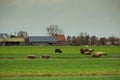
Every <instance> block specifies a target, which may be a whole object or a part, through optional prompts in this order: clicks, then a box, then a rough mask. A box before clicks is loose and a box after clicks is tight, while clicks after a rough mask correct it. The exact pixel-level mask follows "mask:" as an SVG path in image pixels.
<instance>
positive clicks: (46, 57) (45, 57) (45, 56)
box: [41, 54, 50, 59]
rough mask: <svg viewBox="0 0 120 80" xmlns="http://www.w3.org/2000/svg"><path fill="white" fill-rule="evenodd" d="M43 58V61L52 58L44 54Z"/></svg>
mask: <svg viewBox="0 0 120 80" xmlns="http://www.w3.org/2000/svg"><path fill="white" fill-rule="evenodd" d="M41 58H43V59H48V58H50V55H48V54H44V55H42V56H41Z"/></svg>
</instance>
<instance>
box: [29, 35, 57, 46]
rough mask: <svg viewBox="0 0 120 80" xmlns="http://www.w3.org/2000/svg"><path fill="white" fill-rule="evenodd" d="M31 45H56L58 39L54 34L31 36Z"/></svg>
mask: <svg viewBox="0 0 120 80" xmlns="http://www.w3.org/2000/svg"><path fill="white" fill-rule="evenodd" d="M28 42H29V45H54V44H56V43H57V39H56V38H55V37H53V36H29V37H28Z"/></svg>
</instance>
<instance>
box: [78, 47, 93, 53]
mask: <svg viewBox="0 0 120 80" xmlns="http://www.w3.org/2000/svg"><path fill="white" fill-rule="evenodd" d="M93 51H94V49H87V48H82V49H80V52H81V53H82V54H91V53H92V52H93Z"/></svg>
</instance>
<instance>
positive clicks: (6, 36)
mask: <svg viewBox="0 0 120 80" xmlns="http://www.w3.org/2000/svg"><path fill="white" fill-rule="evenodd" d="M0 38H9V36H8V34H6V33H2V34H1V33H0Z"/></svg>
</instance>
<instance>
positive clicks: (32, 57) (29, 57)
mask: <svg viewBox="0 0 120 80" xmlns="http://www.w3.org/2000/svg"><path fill="white" fill-rule="evenodd" d="M27 58H28V59H35V58H36V56H35V55H28V56H27Z"/></svg>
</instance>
